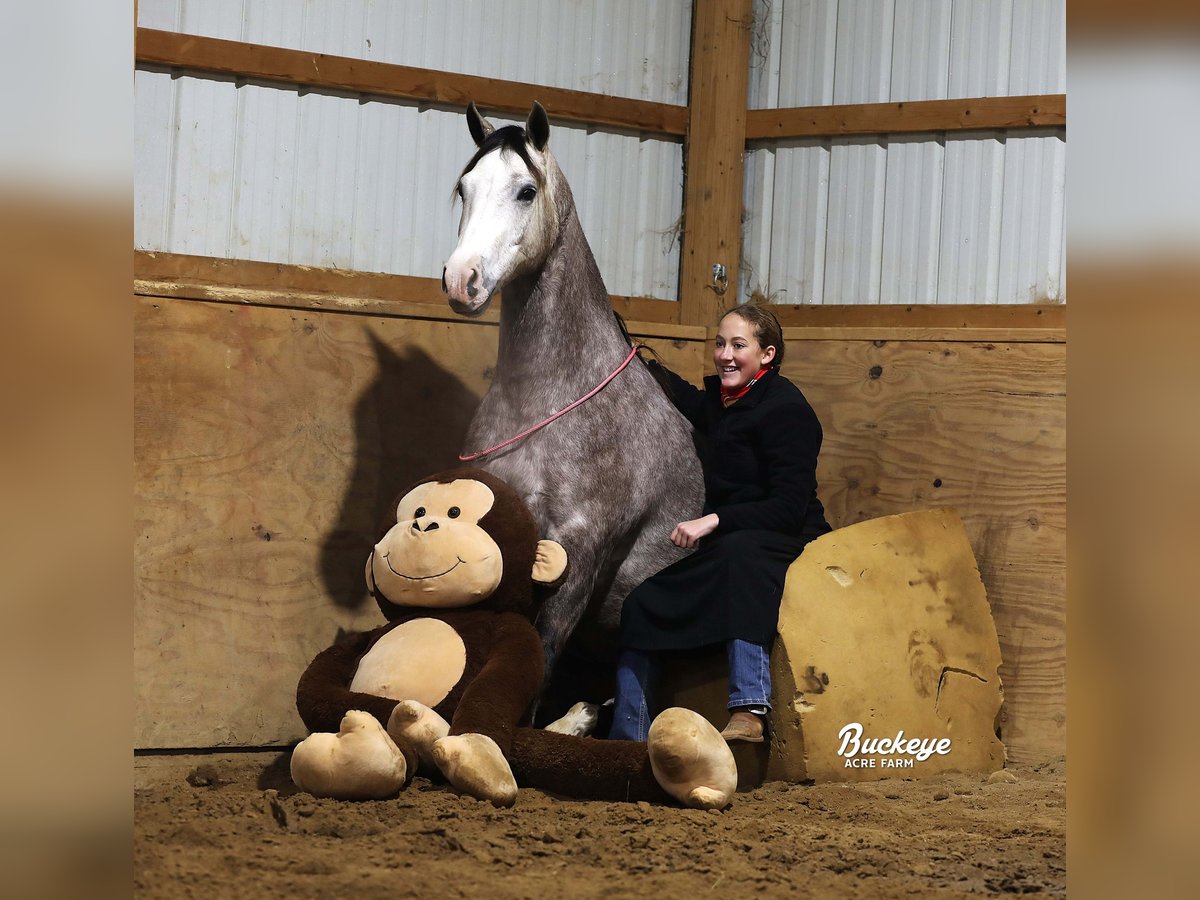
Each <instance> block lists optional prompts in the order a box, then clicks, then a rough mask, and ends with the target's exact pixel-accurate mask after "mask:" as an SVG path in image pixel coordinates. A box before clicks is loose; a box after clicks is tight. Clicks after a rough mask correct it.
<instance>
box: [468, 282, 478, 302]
mask: <svg viewBox="0 0 1200 900" xmlns="http://www.w3.org/2000/svg"><path fill="white" fill-rule="evenodd" d="M478 293H479V288H477V287H475V285H473V284H469V285H467V296H468V297H470V298H471V299H472V300H473V299H475V295H476V294H478Z"/></svg>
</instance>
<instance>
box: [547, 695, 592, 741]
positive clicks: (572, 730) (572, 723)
mask: <svg viewBox="0 0 1200 900" xmlns="http://www.w3.org/2000/svg"><path fill="white" fill-rule="evenodd" d="M599 719H600V707H599V706H597V705H596V704H595V703H586V702H584V701H580V702H579V703H576V704H575V705H574V706H572V707H571V708H570V709H568V710H567V711H566V713H564V714H563V717H562V718H561V719H555V720H554V721H553V722H551V723H550V724H549V725H547V726H546V729H545V730H546V731H554V732H557V733H558V734H573V735H575V737H587V736H588V735H590V734H591V733H592V732H593V731H595V730H596V722H597V721H599Z"/></svg>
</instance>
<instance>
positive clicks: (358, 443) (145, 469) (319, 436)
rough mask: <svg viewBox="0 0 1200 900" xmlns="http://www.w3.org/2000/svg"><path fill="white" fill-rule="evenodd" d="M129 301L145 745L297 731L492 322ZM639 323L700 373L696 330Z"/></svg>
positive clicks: (445, 447)
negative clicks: (319, 660)
mask: <svg viewBox="0 0 1200 900" xmlns="http://www.w3.org/2000/svg"><path fill="white" fill-rule="evenodd" d="M134 304H135V365H136V389H135V467H136V469H135V479H136V497H135V504H136V506H135V523H134V540H135V551H134V564H135V579H136V598H135V635H134V670H135V689H134V696H135V705H136V710H137V714H136V724H135V736H134V742H135V746H136V747H139V748H183V747H225V746H266V745H279V744H285V743H288V742H290V741H293V740H295V739H297V738H298V737H300V736H302V734H303V730H302V726H301V723H300V721H299V718H298V717H297V715H296V713H295V709H294V700H293V697H294V692H295V686H296V681H297V679H298V678H299V676H300V673H301V672H302V671H303V668H304V666H305V665H307V663H308V661H309V660H310V659H311V658H312V657H313V656H314V655H315V654H316V653H317V652H318V651H319V650H321V649H324V648H325V647H326V646H328V645H329V644H330V643H332V641H333V640H334V638H335V637H336V635H337V632H338V629H339V628H344V629H354V628H364V627H368V626H373V625H374V624H377V623H379V622H381V621H382V619H381V618H380V616H379V613H378V611H377V610H376V609H375V607H374V604H373V603H368V599H367V597H366V592H365V589H364V588H363V564H364V562H365V560H366V557H367V553H368V550H369V548H370V542H371V540H372V539H373V536H374V534H375V529H376V526H377V524H378V523H379V522H380V521H381V517H382V515H383V513H384V510H385V507H386V506H387V504H388V503H389V501H390V500H392V499H393V497H394V496H395V495H396V493H397V492H398V491H399V490H400V489H402V488H403V487H404V486H405V485H406V484H408V483H409V482H411V481H412V480H414V479H416V478H419V477H422V476H424V475H427V474H430V473H432V472H435V471H437V470H438V469H441V468H446V467H449V466H451V465H455V464H457V460H456V454H457V453H458V451H459V450H460V449H461V442H462V438H463V435H464V433H465V431H466V427H467V423H468V422H469V421H470V418H471V415H472V413H473V412H474V409H475V406H476V405H477V403H478V402H479V398H480V397H482V395H483V393H484V391H485V390H486V388H487V385H488V381H489V377H490V371H491V367H492V366H493V365H494V363H495V358H496V339H497V328H496V327H495V325H494V324H474V323H467V322H465V321H463V320H456V321H436V320H425V319H410V318H398V317H395V316H367V315H351V314H342V313H332V312H320V311H316V310H306V309H289V308H278V307H269V306H247V305H241V304H236V303H213V302H206V301H200V300H190V299H170V298H162V297H147V296H137V297H135V298H134ZM632 330H633V331H634V332H635V334H636V333H637V332H638V331H639V330H643V331H644V329H639V328H638V327H637V326H636V325H635V326H633V327H632ZM658 330H659V331H660V332H662V331H667V332H670V331H671V330H672V328H670V327H668V328H665V329H664V328H661V327H660V328H659V329H658ZM674 330H676V331H678V330H679V327H678V326H674ZM693 331H699V332H700V333H701V334H703V330H702V329H693ZM642 340H644V341H645V342H646V343H649V344H650V345H651V346H653V347H654V348H655V349H656V350H657V351H658V352H659V353H660V354H661V355H662V357H663V358H664V360H666V361H667V362H668V364H669V365H672V366H673V367H676V368H677V369H679V370H680V371H681V372H695V374H697V375H698V370H699V355H698V354H699V353H700V348H701V346H702V343H701V341H698V340H693V341H680V340H672V339H670V338H662V337H657V338H656V337H644V336H643V337H642Z"/></svg>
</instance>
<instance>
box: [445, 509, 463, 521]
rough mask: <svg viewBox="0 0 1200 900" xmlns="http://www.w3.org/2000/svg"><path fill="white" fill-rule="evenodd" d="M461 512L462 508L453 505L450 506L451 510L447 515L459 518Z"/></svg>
mask: <svg viewBox="0 0 1200 900" xmlns="http://www.w3.org/2000/svg"><path fill="white" fill-rule="evenodd" d="M461 512H462V510H460V509H459V508H458V507H457V506H452V507H450V512H448V513H446V515H448V516H449V517H450V518H452V519H457V518H458V516H459V513H461Z"/></svg>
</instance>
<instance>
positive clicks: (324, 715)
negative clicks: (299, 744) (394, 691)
mask: <svg viewBox="0 0 1200 900" xmlns="http://www.w3.org/2000/svg"><path fill="white" fill-rule="evenodd" d="M373 637H374V632H365V633H362V634H353V635H350V636H349V637H347V638H345V639H344V640H341V641H339V642H338V643H336V644H334V645H333V646H332V647H330V648H329V649H328V650H323V651H322V652H321V653H318V654H317V656H316V658H315V659H314V660H313V661H312V662H311V663H309V665H308V668H307V669H305V670H304V674H303V675H301V676H300V682H299V684H298V685H297V686H296V710H297V711H298V712H299V713H300V718H301V719H303V720H304V724H305V725H306V726H307V727H308V730H309V731H313V732H318V731H333V732H336V731H337V730H338V728H339V726H340V725H341V722H342V717H343V716H344V715H346V713H347V712H349V711H350V710H352V709H361V710H364V711H365V712H369V713H370V714H371V715H373V716H374V717H375V718H376V719H378V720H379V724H381V725H382V726H383V727H384V728H387V724H388V717H389V716H390V715H391V713H392V709H393V708H394V707H395V706H396V701H395V700H390V699H388V698H387V697H377V696H375V695H373V694H361V693H358V692H357V691H352V690H350V683H351V681H353V680H354V673H355V670H356V669H357V668H358V660H359V658H360V657H361V656H362V655H363V653H365V652H366V650H367V647H368V646H370V643H371V639H372V638H373Z"/></svg>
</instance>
